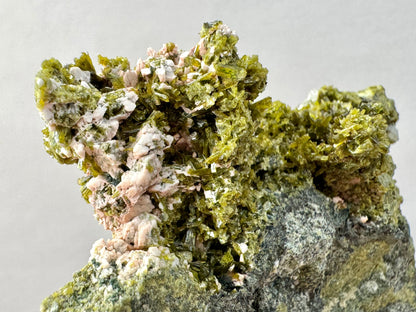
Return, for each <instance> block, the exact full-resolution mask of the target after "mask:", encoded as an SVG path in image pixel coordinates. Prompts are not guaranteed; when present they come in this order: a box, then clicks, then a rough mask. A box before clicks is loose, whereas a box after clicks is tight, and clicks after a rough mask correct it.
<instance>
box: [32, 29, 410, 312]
mask: <svg viewBox="0 0 416 312" xmlns="http://www.w3.org/2000/svg"><path fill="white" fill-rule="evenodd" d="M237 41H238V37H237V36H236V35H235V33H234V32H233V31H231V30H230V29H229V28H228V27H227V26H226V25H224V24H223V23H222V22H214V23H206V24H204V26H203V28H202V31H201V39H200V41H199V42H198V43H197V44H196V45H195V46H194V47H192V48H191V49H190V50H188V51H182V50H180V49H179V48H178V47H177V46H176V45H175V44H173V43H167V44H164V45H163V47H162V48H161V50H159V51H155V50H153V49H151V48H149V49H148V51H147V54H148V57H147V58H146V59H145V60H142V59H139V60H138V62H137V64H136V66H135V67H131V66H130V64H129V62H128V60H127V59H126V58H123V57H117V58H114V59H109V58H106V57H103V56H99V58H98V61H99V63H100V65H101V66H102V71H101V72H100V73H97V72H96V70H95V68H94V66H93V64H92V61H91V59H90V57H89V55H88V54H86V53H83V54H82V55H81V56H80V57H79V58H77V59H75V60H74V63H73V64H69V65H65V66H63V65H62V64H61V63H60V62H59V61H58V60H56V59H50V60H47V61H44V62H43V64H42V69H41V70H40V71H39V73H38V74H37V77H36V84H35V95H36V103H37V108H38V109H39V111H40V113H41V117H42V119H43V120H44V122H45V128H44V130H43V135H44V143H45V147H46V150H47V152H48V153H49V154H50V155H52V156H53V157H54V158H56V159H57V160H58V161H59V162H60V163H64V164H74V163H75V164H77V165H78V167H79V168H80V169H81V170H82V171H83V172H84V176H83V177H82V178H80V179H79V184H80V186H81V193H82V196H83V197H84V198H85V200H86V201H87V202H89V203H90V204H91V205H92V206H93V207H94V212H95V216H96V218H97V220H98V221H99V222H100V223H101V224H102V225H103V226H104V227H105V228H106V229H108V230H111V231H112V233H113V237H112V239H110V240H108V241H104V240H99V241H97V242H96V243H95V244H94V246H93V248H92V251H91V258H90V261H89V263H88V265H87V266H86V267H85V268H84V269H82V270H81V271H80V272H79V273H76V274H75V275H74V281H73V282H70V283H69V284H67V285H66V286H65V287H64V288H62V289H61V290H59V291H58V292H57V293H55V294H54V295H52V296H51V297H49V298H47V299H46V300H45V302H44V304H43V306H42V309H43V310H44V311H72V310H71V309H75V310H77V309H81V310H85V311H89V310H92V309H94V307H97V306H100V305H99V303H100V302H104V303H105V305H106V308H105V309H104V310H105V311H139V310H140V311H142V310H143V311H162V310H160V307H161V306H162V305H160V302H159V303H157V302H155V301H152V300H151V298H148V297H149V296H150V297H151V296H152V292H154V291H155V290H154V288H159V291H160V292H161V293H160V294H159V295H158V296H157V297H158V298H163V297H162V295H163V296H165V297H166V298H170V299H169V300H168V301H169V304H167V305H166V306H169V307H170V310H169V311H216V310H215V309H216V308H218V309H219V310H221V309H222V311H234V310H231V308H230V309H229V310H227V309H228V308H227V306H226V304H227V302H228V301H227V300H229V302H230V306H232V305H234V303H232V300H234V299H235V298H237V297H235V296H240V295H241V296H243V294H245V293H250V291H251V292H252V293H254V292H255V291H254V290H255V288H256V287H260V286H259V281H260V280H261V279H259V278H258V276H257V275H258V274H260V273H258V274H257V273H255V272H256V270H257V271H258V270H259V268H262V270H263V269H264V265H267V263H268V261H270V259H271V258H273V259H275V260H273V261H274V262H273V263H274V264H275V266H276V261H277V266H279V263H280V267H279V268H278V267H277V266H276V267H275V268H273V269H272V268H269V271H268V273H267V274H271V275H270V276H269V278H272V279H273V280H275V279H277V280H278V279H284V278H287V279H289V280H292V281H293V283H294V285H295V286H296V287H301V289H302V291H304V292H306V293H311V291H312V292H318V293H320V294H322V295H323V297H322V298H321V297H320V296H318V297H317V298H319V300H320V301H319V303H316V304H319V306H320V307H321V308H322V309H324V308H323V305H324V304H326V307H327V308H326V310H325V309H324V310H325V311H341V310H336V309H335V310H334V309H333V307H336V306H337V305H336V304H335V303H334V300H338V299H337V298H338V297H339V296H340V295H339V296H338V297H337V293H335V295H334V294H333V292H332V287H333V286H334V285H333V283H335V280H334V278H335V277H334V276H336V275H334V274H335V273H334V272H336V270H338V268H336V266H335V265H334V264H331V265H332V266H331V265H330V263H331V260H330V259H329V258H330V255H331V254H336V251H335V250H333V248H334V247H333V246H334V244H336V242H337V241H339V240H340V237H336V238H334V236H335V235H339V229H340V228H342V227H343V226H344V224H347V223H348V222H347V219H348V220H350V223H348V224H349V225H351V224H353V225H357V224H360V226H362V227H365V228H367V227H370V228H372V227H374V226H375V227H377V228H381V227H391V228H393V229H399V228H400V229H402V228H403V226H404V225H403V224H405V223H406V222H405V220H404V219H403V217H402V216H401V214H400V208H399V206H400V203H401V200H402V199H401V197H400V195H399V192H398V189H397V187H396V186H395V181H394V180H393V178H392V176H393V172H394V164H393V162H392V159H391V157H390V156H389V155H388V151H389V146H390V144H392V143H394V142H395V141H397V139H398V136H397V131H396V129H395V126H394V125H395V123H396V121H397V119H398V115H397V112H396V110H395V107H394V102H393V101H392V100H390V99H389V98H387V97H386V95H385V91H384V89H383V88H382V87H381V86H375V87H370V88H367V89H365V90H363V91H359V92H356V93H354V92H341V91H339V90H337V89H336V88H333V87H323V88H321V89H320V90H316V91H312V92H311V93H310V95H309V97H308V98H307V100H306V101H305V102H304V103H303V104H302V105H301V106H299V107H298V108H296V109H291V108H290V107H289V106H287V105H285V104H283V103H281V102H279V101H272V100H271V99H270V98H264V99H261V100H257V97H258V95H259V93H260V92H262V91H263V90H264V88H265V86H266V76H267V69H265V68H264V67H262V65H261V64H260V63H259V61H258V57H257V56H247V55H244V56H242V57H239V56H238V54H237V50H236V47H235V45H236V43H237ZM307 190H309V191H307ZM311 190H312V191H311ZM302 192H304V193H302ZM308 192H312V193H313V195H307V194H310V193H308ZM299 194H300V195H299ZM302 194H304V195H302ZM322 194H324V195H322ZM282 196H283V197H282ZM285 196H286V197H288V198H294V200H293V202H291V204H290V205H289V206H288V204H287V201H285V199H284V198H285ZM302 196H306V197H304V198H303V197H302ZM295 199H296V200H295ZM297 200H299V201H300V204H299V208H298V211H294V212H293V213H292V212H290V211H291V209H292V208H293V203H294V202H296V201H297ZM302 201H306V202H308V201H309V202H310V203H311V204H310V205H309V206H308V207H309V208H310V207H312V208H313V207H315V208H314V210H315V212H313V213H306V212H307V211H308V209H309V208H307V207H306V206H305V207H304V208H302V205H303V204H302ZM311 205H312V206H311ZM318 207H320V209H318ZM322 207H325V210H322V209H323V208H322ZM321 210H322V211H321ZM330 211H331V213H330ZM289 212H290V213H289ZM299 213H301V215H297V214H299ZM285 214H286V217H287V219H285V222H284V223H282V222H283V221H282V220H283V219H281V218H282V217H283V216H285ZM302 218H306V219H305V220H304V221H305V222H310V224H314V226H306V225H305V224H301V223H299V220H302ZM320 218H321V219H320ZM331 218H332V219H333V221H334V223H333V224H330V222H329V221H328V220H332V219H331ZM278 220H280V221H279V222H278ZM317 220H321V221H319V222H317ZM335 220H337V221H336V222H335ZM357 220H358V221H357ZM325 223H328V225H327V226H325V227H324V228H322V229H321V230H319V231H318V232H319V233H318V234H316V235H318V236H316V235H315V234H314V231H315V232H316V229H319V228H320V227H321V226H322V224H325ZM278 224H279V228H282V229H281V230H282V231H283V232H282V233H280V232H278V230H276V231H277V232H276V233H274V232H273V231H275V230H272V228H273V229H274V228H276V226H277V225H278ZM334 224H336V226H335V225H334ZM404 227H405V226H404ZM288 229H291V230H293V231H289V232H288ZM400 231H402V230H400ZM271 233H274V235H275V237H274V238H273V239H272V240H274V241H277V242H279V244H281V245H276V246H275V247H276V248H277V249H276V250H274V251H273V250H270V251H269V252H270V253H271V255H272V254H274V256H267V257H266V258H267V259H268V260H267V259H265V258H264V252H265V251H264V250H265V246H267V245H268V244H269V243H270V237H269V236H270V235H271ZM337 233H338V234H337ZM400 233H402V232H400ZM302 235H303V236H302ZM314 235H315V236H314ZM325 235H326V236H325ZM368 235H370V234H368ZM397 235H399V234H397ZM301 236H302V237H303V240H304V242H300V241H299V237H301ZM308 236H309V238H308ZM370 236H371V235H370ZM405 237H407V238H408V233H407V236H406V235H405ZM324 238H325V239H324ZM308 242H309V243H310V245H308V244H309V243H308ZM273 244H274V243H273ZM282 244H283V245H282ZM383 244H386V245H387V246H388V243H385V242H384V241H382V242H380V244H379V245H376V247H374V248H376V249H377V248H378V247H377V246H379V247H380V248H379V249H382V250H384V251H385V253H384V254H377V255H379V257H382V256H383V255H385V254H387V253H388V251H386V248H384V247H386V246H385V245H383ZM407 244H408V246H409V248H412V247H411V246H412V245H411V241H409V242H408V243H407ZM317 246H320V248H321V253H319V252H317V251H316V250H315V249H316V247H317ZM406 246H407V245H406ZM269 247H270V246H269ZM360 248H361V247H360ZM372 248H373V247H372ZM383 248H384V249H383ZM266 249H267V248H266ZM353 249H354V248H353ZM305 251H307V252H308V253H309V257H306V258H305V259H303V260H302V261H300V260H299V259H297V258H299V257H300V258H301V257H302V255H303V256H305V255H304V254H305ZM355 252H357V253H358V252H361V251H360V249H359V248H358V247H357V250H356V251H354V253H352V257H354V256H355ZM376 253H377V252H376ZM346 254H349V253H348V252H346ZM350 254H351V252H350ZM262 255H263V256H262ZM262 257H263V258H262ZM409 257H410V258H412V257H413V256H412V255H411V256H409ZM341 258H342V257H341ZM341 258H340V259H341ZM296 259H297V260H296ZM260 260H261V262H259V261H260ZM295 260H296V261H295ZM342 260H343V261H347V260H346V259H344V258H342ZM317 261H320V262H319V263H318V264H319V265H317V264H316V262H317ZM308 263H309V264H308ZM327 264H328V265H327ZM282 265H283V267H282ZM346 265H347V264H346ZM348 269H349V267H348V265H347V267H346V268H345V270H347V271H348ZM412 269H413V271H412ZM302 270H304V271H302ZM331 270H332V271H331ZM409 270H410V271H409V272H410V273H409V274H410V275H409V278H410V280H412V279H413V282H412V283H413V284H412V283H411V282H409V283H410V284H409V285H410V286H409V285H408V286H407V287H408V289H409V290H408V292H409V293H411V294H412V296H413V297H412V298H413V299H412V301H409V302H410V303H412V304H414V303H415V301H414V297H415V293H414V264H413V263H412V264H411V268H410V269H409ZM262 272H263V273H262V274H266V273H265V271H264V270H263V271H262ZM340 272H343V271H342V270H341V271H340ZM340 272H338V273H336V274H341V273H340ZM345 273H346V274H349V273H348V272H345ZM256 274H257V275H256ZM357 274H358V273H357ZM412 274H413V275H412ZM254 276H257V279H256V278H255V277H254ZM253 281H255V282H253ZM282 283H283V282H282ZM325 283H326V284H325ZM374 283H375V282H374ZM250 285H251V286H250ZM253 285H257V286H253ZM281 285H283V284H281ZM331 285H332V286H331ZM262 287H263V286H262ZM160 288H163V290H161V289H160ZM263 288H264V287H263ZM152 289H153V290H152ZM265 289H267V288H265ZM274 289H275V290H276V289H279V287H278V286H276V287H275V288H274ZM406 289H407V288H406ZM265 291H266V290H265ZM280 293H281V294H282V296H283V292H280ZM393 293H394V292H393ZM184 294H187V296H188V298H193V297H192V296H194V297H195V298H200V300H199V301H198V300H196V301H195V300H191V299H190V300H188V301H186V300H185V301H180V300H179V299H178V298H181V297H183V295H184ZM236 294H239V295H236ZM227 296H228V297H227ZM233 296H234V297H233ZM293 296H295V295H293ZM325 296H327V297H328V298H329V299H325V298H324V297H325ZM334 296H335V297H334ZM397 296H398V297H397V298H399V295H397ZM252 297H253V298H252ZM175 298H176V299H175ZM224 298H225V299H224ZM227 298H228V299H227ZM232 298H234V299H232ZM276 298H278V297H276V296H275V298H274V299H273V300H275V302H274V303H270V304H272V305H273V309H274V310H273V311H287V310H284V309H285V308H284V307H286V309H287V307H291V305H290V304H291V303H290V302H291V301H290V300H292V299H290V300H289V299H287V298H286V299H285V297H284V296H283V297H282V299H281V301H279V300H280V299H276ZM299 298H300V297H299ZM334 298H335V299H334ZM400 298H401V297H400ZM400 298H399V299H398V300H401V299H400ZM240 299H241V298H240ZM257 299H258V298H257ZM178 300H179V301H178ZM235 300H237V299H235ZM245 300H246V301H247V302H250V303H249V306H250V307H251V308H253V309H257V310H253V311H271V310H268V308H269V307H268V306H267V307H266V306H264V307H262V305H261V303H259V302H257V301H256V299H255V298H254V295H251V297H250V296H249V295H247V298H246V299H245ZM276 300H277V301H276ZM285 300H286V301H285ZM305 300H306V299H305ZM331 300H332V301H331ZM345 300H346V301H345V302H347V301H348V300H349V299H348V298H346V299H345ZM292 301H293V300H292ZM393 301H394V300H393ZM220 302H221V303H220ZM293 302H294V301H293ZM308 302H309V301H308ZM308 302H306V303H305V308H302V309H304V310H302V311H309V310H307V307H308V305H309V307H312V306H313V304H315V303H311V302H312V301H311V302H309V303H308ZM104 303H101V304H104ZM158 304H159V305H158ZM293 304H295V303H293ZM299 304H300V303H299ZM221 305H224V308H221ZM279 307H281V308H279ZM297 307H298V306H295V305H292V308H293V310H290V311H296V310H295V309H297ZM299 307H301V305H299ZM224 309H225V310H224ZM242 309H243V308H242ZM244 309H245V310H244V311H251V310H249V308H248V307H245V308H244ZM279 309H280V310H279ZM104 310H103V311H104ZM100 311H101V310H100ZM166 311H168V310H166ZM236 311H237V310H236ZM239 311H243V310H239ZM311 311H318V310H311ZM357 311H358V310H357ZM368 311H370V310H368Z"/></svg>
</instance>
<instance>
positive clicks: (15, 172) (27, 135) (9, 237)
mask: <svg viewBox="0 0 416 312" xmlns="http://www.w3.org/2000/svg"><path fill="white" fill-rule="evenodd" d="M115 3H116V1H103V0H101V1H68V2H62V1H46V0H44V1H4V0H0V46H1V49H0V69H1V71H0V88H1V89H0V90H1V104H0V105H1V118H0V133H1V137H0V198H1V199H0V200H1V204H0V207H1V209H0V229H1V235H0V255H1V256H0V294H1V296H0V311H7V312H8V311H37V310H38V307H39V304H40V302H41V300H42V299H43V298H44V297H46V296H48V295H49V294H51V293H52V292H53V291H54V290H57V289H58V288H59V287H61V286H63V285H64V284H65V283H66V282H68V281H70V280H71V276H72V273H73V272H75V271H77V270H79V269H80V268H81V267H82V266H83V265H85V264H86V262H87V259H88V257H89V249H90V247H91V245H92V243H93V242H94V241H95V240H96V239H98V238H100V237H110V235H109V233H106V232H105V231H104V230H103V229H102V228H101V227H100V225H99V224H98V223H97V222H96V221H95V219H94V217H93V213H92V208H91V207H89V206H88V205H87V204H86V203H85V202H84V201H83V199H81V196H80V193H79V190H78V185H77V183H76V180H77V178H78V177H79V176H81V172H79V171H78V169H77V168H76V167H75V166H63V165H59V164H58V163H57V162H56V161H55V160H53V159H51V158H50V157H49V156H48V155H47V154H46V153H45V152H44V150H43V145H42V138H41V133H40V131H41V128H42V124H41V120H40V118H39V116H38V113H37V111H36V109H35V105H34V99H33V79H34V76H35V74H36V72H37V70H38V69H39V67H40V64H41V62H42V60H44V59H45V58H49V57H55V58H57V59H59V60H60V61H62V62H63V63H68V62H71V61H72V59H73V58H74V57H78V56H79V55H80V53H81V52H83V51H87V52H89V53H90V55H91V56H92V57H93V58H94V59H95V60H96V56H97V54H99V53H101V54H103V55H105V56H109V57H114V56H118V55H120V56H126V57H128V58H129V59H130V61H131V63H132V64H133V65H135V63H136V60H137V58H138V57H146V48H147V47H149V46H151V47H153V48H155V49H156V48H157V49H158V48H160V47H161V45H162V44H163V43H165V42H168V41H173V42H176V43H177V44H178V45H179V46H180V47H181V48H182V49H189V48H190V47H192V46H193V45H194V44H195V43H196V42H197V41H198V32H199V30H200V28H201V25H202V23H203V22H205V21H213V20H216V19H221V20H223V21H224V22H225V23H226V24H228V25H229V26H230V27H231V28H232V29H235V30H236V31H237V34H238V35H239V37H240V42H239V44H238V49H239V53H240V55H242V54H258V55H259V57H260V61H261V62H262V64H264V65H265V66H266V67H267V68H268V69H269V79H268V87H267V90H266V91H265V92H264V93H263V94H262V96H266V95H267V96H268V95H270V96H272V97H273V98H274V99H279V100H281V101H283V102H285V103H288V104H290V105H291V106H296V105H298V104H299V103H301V102H302V101H303V100H304V99H305V98H306V96H307V94H308V92H309V90H310V89H313V88H319V87H320V86H322V85H328V84H329V85H331V84H332V85H334V86H336V87H338V88H340V89H341V90H359V89H362V88H365V87H367V86H370V85H375V84H382V85H384V87H385V88H386V90H387V95H388V96H389V97H391V98H393V99H395V101H396V106H397V109H398V111H399V113H400V120H399V123H398V129H399V133H400V141H399V142H398V143H396V144H395V145H394V146H393V147H392V148H391V153H392V155H393V158H394V160H395V162H396V164H397V170H396V174H395V177H396V179H397V180H398V184H399V187H400V190H401V194H402V195H403V197H404V203H403V205H402V211H403V213H404V215H405V216H406V217H407V219H408V221H409V223H410V225H411V228H412V232H413V234H414V233H416V213H415V208H416V190H415V189H414V186H415V175H416V165H415V163H414V161H415V160H416V157H415V152H416V144H415V136H416V125H415V123H416V107H415V103H414V98H415V96H414V95H415V92H416V90H415V89H416V84H415V83H416V61H415V57H416V2H415V1H411V0H409V1H404V0H401V1H400V0H399V1H397V0H396V1H322V0H321V1H306V0H305V1H296V0H291V1H289V0H288V1H271V0H270V1H211V2H208V1H204V2H202V1H201V2H198V1H157V2H156V1H155V2H150V1H148V2H146V1H120V2H119V3H123V6H121V5H117V4H115ZM413 237H415V236H414V235H413Z"/></svg>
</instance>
